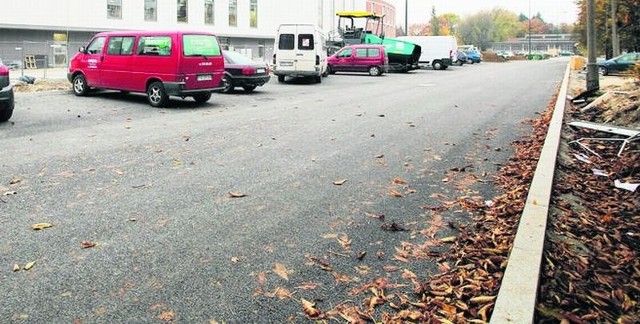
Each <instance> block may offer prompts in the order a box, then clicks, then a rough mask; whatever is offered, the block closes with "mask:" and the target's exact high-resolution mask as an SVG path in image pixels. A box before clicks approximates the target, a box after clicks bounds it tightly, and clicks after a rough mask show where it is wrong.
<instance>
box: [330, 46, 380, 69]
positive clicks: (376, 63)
mask: <svg viewBox="0 0 640 324" xmlns="http://www.w3.org/2000/svg"><path fill="white" fill-rule="evenodd" d="M327 65H328V66H327V69H328V70H329V73H331V74H333V73H336V72H368V73H369V75H372V76H378V75H382V74H383V73H385V72H387V69H388V66H389V58H388V57H387V53H386V51H385V48H384V46H382V45H371V44H367V45H365V44H357V45H348V46H345V47H343V48H341V49H340V50H339V51H337V52H336V53H334V54H333V55H331V57H329V58H327Z"/></svg>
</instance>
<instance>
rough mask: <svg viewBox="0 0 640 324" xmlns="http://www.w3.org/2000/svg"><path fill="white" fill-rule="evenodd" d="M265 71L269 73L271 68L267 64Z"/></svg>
mask: <svg viewBox="0 0 640 324" xmlns="http://www.w3.org/2000/svg"><path fill="white" fill-rule="evenodd" d="M266 71H267V74H269V73H271V68H270V67H269V66H268V65H267V69H266Z"/></svg>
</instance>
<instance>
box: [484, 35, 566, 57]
mask: <svg viewBox="0 0 640 324" xmlns="http://www.w3.org/2000/svg"><path fill="white" fill-rule="evenodd" d="M575 43H576V41H575V40H574V39H573V35H571V34H533V35H531V38H529V35H526V36H525V37H522V38H516V39H513V40H508V41H506V42H495V43H489V46H488V48H490V49H492V50H494V51H512V52H525V53H528V52H529V44H531V52H544V53H551V54H557V53H559V52H564V51H567V52H572V53H573V51H574V50H575V47H574V46H575Z"/></svg>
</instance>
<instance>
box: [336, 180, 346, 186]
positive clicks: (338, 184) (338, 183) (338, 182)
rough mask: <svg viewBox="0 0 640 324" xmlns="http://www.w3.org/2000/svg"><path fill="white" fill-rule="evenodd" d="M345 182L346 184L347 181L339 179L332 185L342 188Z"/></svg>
mask: <svg viewBox="0 0 640 324" xmlns="http://www.w3.org/2000/svg"><path fill="white" fill-rule="evenodd" d="M345 182H347V179H341V180H336V181H334V182H333V184H334V185H336V186H342V185H343V184H344V183H345Z"/></svg>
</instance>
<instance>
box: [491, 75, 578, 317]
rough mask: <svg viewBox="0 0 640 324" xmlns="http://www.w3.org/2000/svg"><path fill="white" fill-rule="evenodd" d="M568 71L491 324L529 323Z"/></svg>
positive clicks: (536, 289)
mask: <svg viewBox="0 0 640 324" xmlns="http://www.w3.org/2000/svg"><path fill="white" fill-rule="evenodd" d="M569 68H570V66H569V65H567V69H566V71H565V75H564V79H563V80H562V86H561V87H560V93H559V94H558V99H557V101H556V105H555V108H554V111H553V115H552V117H551V122H550V124H549V129H548V130H547V136H546V139H545V141H544V145H543V147H542V152H541V153H540V159H539V160H538V165H537V166H536V171H535V174H534V176H533V180H532V181H531V187H530V188H529V195H528V196H527V201H526V203H525V207H524V210H523V212H522V217H521V219H520V224H519V225H518V232H517V233H516V237H515V240H514V242H513V248H512V249H511V253H510V255H509V264H508V265H507V268H506V270H505V272H504V277H503V279H502V284H501V286H500V291H499V292H498V298H497V300H496V304H495V307H494V310H493V315H492V316H491V323H493V324H500V323H533V316H534V314H535V306H536V299H537V293H538V282H539V278H540V265H541V262H542V252H543V248H544V241H545V232H546V228H547V216H548V213H549V202H550V200H551V189H552V186H553V176H554V173H555V165H556V157H557V155H558V148H559V144H560V135H561V132H562V121H563V118H564V109H565V104H566V100H567V90H568V84H569V74H570V69H569Z"/></svg>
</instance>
